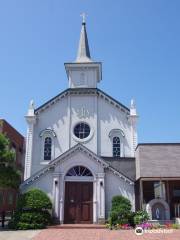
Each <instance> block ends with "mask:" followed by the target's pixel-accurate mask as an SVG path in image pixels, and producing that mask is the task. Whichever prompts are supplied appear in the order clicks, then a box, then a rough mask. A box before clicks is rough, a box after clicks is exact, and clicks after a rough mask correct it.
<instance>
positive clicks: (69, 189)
mask: <svg viewBox="0 0 180 240" xmlns="http://www.w3.org/2000/svg"><path fill="white" fill-rule="evenodd" d="M92 222H93V174H92V172H91V171H90V170H89V169H88V168H86V167H84V166H74V167H72V168H71V169H69V171H68V172H67V174H66V176H65V206H64V223H92Z"/></svg>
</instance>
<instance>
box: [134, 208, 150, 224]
mask: <svg viewBox="0 0 180 240" xmlns="http://www.w3.org/2000/svg"><path fill="white" fill-rule="evenodd" d="M147 220H149V215H148V213H147V212H146V211H144V210H140V211H137V212H135V214H134V224H135V225H138V224H141V223H143V222H146V221H147Z"/></svg>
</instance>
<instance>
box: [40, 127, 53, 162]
mask: <svg viewBox="0 0 180 240" xmlns="http://www.w3.org/2000/svg"><path fill="white" fill-rule="evenodd" d="M48 137H49V138H51V160H45V159H44V145H45V139H46V138H48ZM55 137H56V134H55V132H54V130H52V129H48V128H47V129H45V130H43V131H41V133H40V138H41V160H40V161H41V162H40V164H43V165H44V164H45V165H46V164H48V163H49V162H50V161H52V160H53V159H54V158H55Z"/></svg>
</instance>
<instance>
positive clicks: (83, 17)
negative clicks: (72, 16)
mask: <svg viewBox="0 0 180 240" xmlns="http://www.w3.org/2000/svg"><path fill="white" fill-rule="evenodd" d="M80 16H81V17H82V23H86V17H87V14H86V13H84V12H83V13H81V15H80Z"/></svg>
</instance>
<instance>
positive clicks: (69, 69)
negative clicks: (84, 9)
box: [64, 13, 102, 88]
mask: <svg viewBox="0 0 180 240" xmlns="http://www.w3.org/2000/svg"><path fill="white" fill-rule="evenodd" d="M81 16H82V17H83V21H82V27H81V33H80V40H79V48H78V52H77V57H76V60H75V62H69V63H65V64H64V65H65V69H66V73H67V77H68V81H69V88H96V87H97V83H98V82H100V81H101V78H102V65H101V62H94V61H92V59H91V55H90V51H89V44H88V37H87V32H86V21H85V14H84V13H83V14H82V15H81Z"/></svg>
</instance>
